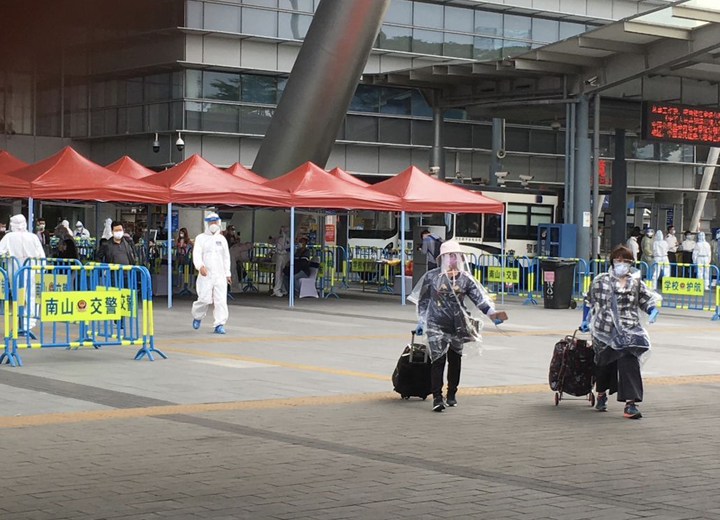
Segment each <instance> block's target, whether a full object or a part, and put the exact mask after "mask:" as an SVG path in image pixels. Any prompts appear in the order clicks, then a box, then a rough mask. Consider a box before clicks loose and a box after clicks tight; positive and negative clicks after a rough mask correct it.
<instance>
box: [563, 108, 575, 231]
mask: <svg viewBox="0 0 720 520" xmlns="http://www.w3.org/2000/svg"><path fill="white" fill-rule="evenodd" d="M576 114H577V105H576V104H575V103H573V104H571V105H570V123H569V125H568V126H569V127H570V139H569V141H568V142H569V145H570V146H568V153H569V154H570V160H569V162H570V165H569V170H568V190H569V191H568V193H567V201H566V204H567V205H568V220H567V223H568V224H575V157H576V154H575V129H576V128H577V124H576V123H577V121H575V115H576Z"/></svg>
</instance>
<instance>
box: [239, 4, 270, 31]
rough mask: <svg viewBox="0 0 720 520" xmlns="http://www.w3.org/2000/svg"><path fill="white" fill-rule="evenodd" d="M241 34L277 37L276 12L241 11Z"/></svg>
mask: <svg viewBox="0 0 720 520" xmlns="http://www.w3.org/2000/svg"><path fill="white" fill-rule="evenodd" d="M242 11H243V12H242V33H243V34H255V35H258V36H271V37H276V36H277V14H278V13H277V11H261V10H260V9H243V10H242Z"/></svg>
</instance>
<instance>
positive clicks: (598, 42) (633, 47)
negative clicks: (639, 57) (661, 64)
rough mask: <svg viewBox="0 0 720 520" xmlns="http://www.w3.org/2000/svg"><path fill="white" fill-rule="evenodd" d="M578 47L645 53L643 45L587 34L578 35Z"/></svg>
mask: <svg viewBox="0 0 720 520" xmlns="http://www.w3.org/2000/svg"><path fill="white" fill-rule="evenodd" d="M578 47H580V48H581V49H595V50H599V51H608V52H619V53H622V54H645V46H644V45H639V44H637V43H624V42H618V41H614V40H603V39H600V38H591V37H589V36H578Z"/></svg>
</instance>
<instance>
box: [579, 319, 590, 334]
mask: <svg viewBox="0 0 720 520" xmlns="http://www.w3.org/2000/svg"><path fill="white" fill-rule="evenodd" d="M580 332H590V324H589V323H588V322H587V321H586V320H583V322H582V323H581V324H580Z"/></svg>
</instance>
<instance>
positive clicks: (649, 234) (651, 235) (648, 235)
mask: <svg viewBox="0 0 720 520" xmlns="http://www.w3.org/2000/svg"><path fill="white" fill-rule="evenodd" d="M653 235H655V233H648V234H647V237H648V238H652V237H653Z"/></svg>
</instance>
